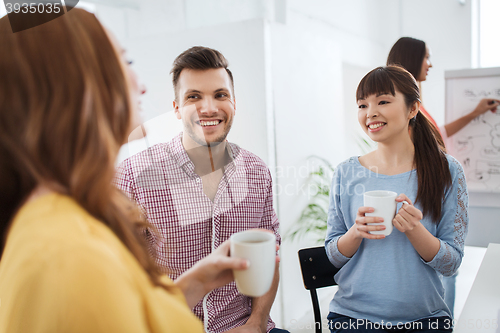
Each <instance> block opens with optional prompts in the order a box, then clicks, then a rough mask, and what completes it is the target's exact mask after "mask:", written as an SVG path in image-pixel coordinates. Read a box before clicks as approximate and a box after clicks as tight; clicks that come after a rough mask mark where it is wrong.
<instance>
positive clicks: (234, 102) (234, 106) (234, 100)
mask: <svg viewBox="0 0 500 333" xmlns="http://www.w3.org/2000/svg"><path fill="white" fill-rule="evenodd" d="M233 109H234V112H233V114H236V98H235V99H233Z"/></svg>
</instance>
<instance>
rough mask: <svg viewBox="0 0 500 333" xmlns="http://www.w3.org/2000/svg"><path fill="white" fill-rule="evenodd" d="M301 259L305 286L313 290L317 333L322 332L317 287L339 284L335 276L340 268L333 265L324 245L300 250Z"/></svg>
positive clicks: (312, 296)
mask: <svg viewBox="0 0 500 333" xmlns="http://www.w3.org/2000/svg"><path fill="white" fill-rule="evenodd" d="M299 261H300V269H301V271H302V279H303V280H304V287H305V288H306V289H307V290H309V291H310V292H311V300H312V304H313V311H314V321H315V329H316V333H321V311H320V308H319V302H318V294H317V293H316V289H318V288H323V287H329V286H335V285H337V283H336V282H335V279H334V278H333V276H334V275H335V274H336V273H337V272H338V271H339V268H336V267H335V266H333V265H332V263H331V262H330V260H329V259H328V257H327V256H326V252H325V247H324V246H319V247H311V248H307V249H302V250H299Z"/></svg>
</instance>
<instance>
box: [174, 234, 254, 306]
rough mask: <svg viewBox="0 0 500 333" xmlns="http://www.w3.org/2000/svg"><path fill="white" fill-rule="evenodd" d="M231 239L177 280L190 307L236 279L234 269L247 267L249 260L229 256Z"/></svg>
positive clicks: (176, 282)
mask: <svg viewBox="0 0 500 333" xmlns="http://www.w3.org/2000/svg"><path fill="white" fill-rule="evenodd" d="M229 248H230V240H226V241H225V242H224V243H222V244H221V245H220V246H219V247H218V248H217V249H216V250H215V251H214V252H212V253H211V254H209V255H208V256H206V257H205V258H203V259H202V260H200V261H198V262H197V263H196V264H195V265H194V266H193V267H191V268H190V269H188V270H187V271H186V272H184V273H183V274H182V275H181V276H179V278H178V279H177V280H176V281H175V284H176V285H177V286H178V287H179V288H180V289H181V290H182V292H183V293H184V296H185V297H186V300H187V303H188V305H189V307H190V308H193V307H194V306H195V305H196V304H197V303H198V301H199V300H200V299H201V298H202V297H203V296H205V295H206V294H207V293H208V292H210V291H211V290H213V289H215V288H218V287H222V286H224V285H226V284H228V283H229V282H231V281H233V280H234V276H233V271H232V270H233V269H237V270H239V269H246V268H247V267H248V261H247V260H245V259H241V258H231V257H230V256H229Z"/></svg>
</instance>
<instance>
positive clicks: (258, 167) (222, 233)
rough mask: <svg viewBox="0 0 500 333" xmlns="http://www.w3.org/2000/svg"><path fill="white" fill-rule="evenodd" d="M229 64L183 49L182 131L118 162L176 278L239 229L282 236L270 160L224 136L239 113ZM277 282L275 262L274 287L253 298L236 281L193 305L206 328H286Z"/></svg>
mask: <svg viewBox="0 0 500 333" xmlns="http://www.w3.org/2000/svg"><path fill="white" fill-rule="evenodd" d="M227 67H228V64H227V60H226V59H225V58H224V56H223V55H222V54H221V53H220V52H218V51H216V50H213V49H210V48H206V47H199V46H197V47H192V48H190V49H188V50H186V51H185V52H183V53H182V54H180V55H179V56H178V57H177V58H176V59H175V61H174V64H173V67H172V71H171V73H172V81H173V86H174V90H175V100H174V102H173V105H174V111H175V114H176V116H177V118H178V119H180V120H181V121H182V123H183V128H184V129H183V132H182V133H180V134H179V135H178V136H176V137H175V138H174V139H173V140H172V141H170V142H168V143H162V144H158V145H155V146H153V147H151V148H149V149H147V150H145V151H143V152H141V153H139V154H137V155H134V156H132V157H131V158H129V159H127V160H125V161H124V162H123V163H122V164H120V166H119V167H118V172H117V178H116V183H117V185H118V187H119V188H121V189H122V190H123V191H125V193H127V195H128V196H129V197H130V198H131V199H133V200H135V201H136V202H137V203H138V204H139V205H140V207H141V208H142V210H143V212H144V214H145V215H146V217H147V218H148V220H149V222H150V223H151V224H152V225H154V226H155V227H156V229H157V230H158V232H159V233H160V235H155V234H154V232H152V233H151V234H150V237H149V238H150V241H151V243H152V244H154V246H153V250H154V251H153V252H155V255H156V258H157V262H158V263H159V265H160V266H161V267H162V268H163V269H164V270H165V272H166V273H168V274H169V275H170V277H171V278H172V279H176V278H177V277H178V276H179V275H180V274H182V273H183V272H184V271H186V270H187V269H189V268H190V267H191V266H193V265H194V264H195V263H196V262H197V261H199V260H200V259H202V258H203V257H205V256H207V255H208V254H210V253H211V252H212V251H214V250H215V249H216V248H217V247H218V246H219V245H220V244H222V243H223V242H224V241H225V240H226V239H228V238H229V237H230V236H231V235H232V234H233V233H235V232H239V231H243V230H246V229H251V228H264V229H268V230H270V231H271V232H273V233H274V234H276V238H277V241H278V243H279V242H280V239H281V238H280V236H279V234H278V226H279V223H278V219H277V217H276V213H275V212H274V209H273V195H272V180H271V175H270V172H269V170H268V168H267V166H266V165H265V164H264V162H263V161H262V160H261V159H260V158H258V157H257V156H256V155H254V154H252V153H250V152H249V151H247V150H245V149H242V148H240V147H239V146H237V145H235V144H233V143H229V142H228V141H227V140H226V137H227V135H228V133H229V131H230V129H231V125H232V123H233V118H234V117H235V112H236V107H235V105H236V104H235V98H234V84H233V76H232V73H231V71H230V70H229V69H228V68H227ZM160 239H161V241H160ZM278 281H279V275H278V267H276V272H275V278H274V282H273V285H272V286H271V289H270V290H269V292H268V293H267V294H265V295H264V296H261V297H256V298H250V297H247V296H244V295H242V294H240V293H238V290H237V289H236V286H235V284H234V282H233V283H231V284H228V285H226V286H224V287H222V288H219V289H215V290H214V291H212V292H211V293H209V294H207V295H206V296H205V297H204V298H203V300H202V301H200V303H199V304H197V305H196V306H195V307H194V308H193V312H194V313H195V314H196V315H197V316H198V317H199V318H200V319H201V320H202V321H203V323H204V325H205V331H206V332H233V333H236V332H269V331H271V332H272V333H275V332H276V333H277V332H286V331H284V330H280V329H277V328H275V324H274V323H273V321H272V320H271V319H270V318H269V311H270V309H271V305H272V303H273V302H274V298H275V296H276V290H277V287H278ZM158 311H161V309H158Z"/></svg>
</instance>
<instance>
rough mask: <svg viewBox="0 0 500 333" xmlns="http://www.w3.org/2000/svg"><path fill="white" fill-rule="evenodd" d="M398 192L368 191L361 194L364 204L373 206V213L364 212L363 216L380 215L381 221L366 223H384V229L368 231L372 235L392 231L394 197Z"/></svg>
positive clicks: (386, 234) (395, 203)
mask: <svg viewBox="0 0 500 333" xmlns="http://www.w3.org/2000/svg"><path fill="white" fill-rule="evenodd" d="M397 196H398V194H397V193H396V192H392V191H369V192H365V193H364V194H363V198H364V206H365V207H373V208H374V209H375V211H374V212H373V213H366V214H365V216H377V217H382V218H383V219H384V222H382V223H368V225H384V226H385V230H378V231H370V234H373V235H385V236H389V235H390V234H391V232H392V228H393V227H392V220H393V219H394V216H396V205H397V202H396V197H397Z"/></svg>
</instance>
